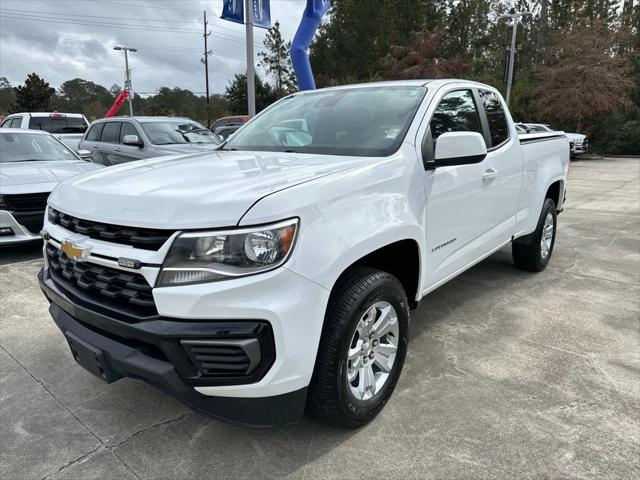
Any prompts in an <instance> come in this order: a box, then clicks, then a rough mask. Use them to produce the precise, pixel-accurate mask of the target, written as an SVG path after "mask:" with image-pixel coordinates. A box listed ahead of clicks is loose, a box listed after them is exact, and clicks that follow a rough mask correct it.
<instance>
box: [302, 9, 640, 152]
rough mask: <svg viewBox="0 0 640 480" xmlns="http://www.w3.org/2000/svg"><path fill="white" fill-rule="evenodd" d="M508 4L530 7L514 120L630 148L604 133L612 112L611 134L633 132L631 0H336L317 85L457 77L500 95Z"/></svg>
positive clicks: (639, 17)
mask: <svg viewBox="0 0 640 480" xmlns="http://www.w3.org/2000/svg"><path fill="white" fill-rule="evenodd" d="M512 7H515V8H516V9H517V10H518V11H520V12H530V13H531V15H529V16H527V17H524V18H522V19H521V20H520V22H519V24H518V34H517V41H516V51H517V61H516V67H517V70H516V77H515V78H516V82H515V84H514V86H513V89H512V95H511V102H510V103H511V104H510V109H511V112H512V115H513V118H514V119H515V120H516V121H539V122H545V123H548V122H550V123H555V124H556V125H558V126H559V127H562V128H566V129H568V130H573V131H575V129H576V128H578V129H579V130H582V132H583V133H587V134H589V135H590V136H591V137H592V138H593V139H597V142H596V145H597V146H598V148H602V149H603V150H602V152H606V151H607V148H614V149H616V152H617V153H622V150H624V149H625V148H628V149H632V148H635V147H633V145H634V143H633V141H628V142H625V141H623V140H624V139H623V138H622V137H620V139H619V140H615V141H614V140H612V143H606V142H605V141H604V140H603V138H604V137H605V136H606V135H608V133H607V134H605V127H604V125H608V123H607V122H606V119H607V118H609V117H611V119H612V123H611V124H613V123H615V122H613V118H614V117H616V118H617V119H618V120H616V122H618V123H616V124H617V125H618V129H617V130H616V132H618V131H624V132H627V134H630V133H636V131H635V130H634V128H636V127H635V126H636V123H635V122H637V118H635V117H634V116H633V114H632V113H631V112H633V111H634V110H633V108H631V109H630V108H629V107H630V105H633V106H635V107H634V108H635V109H639V108H640V33H639V31H638V29H639V28H640V5H639V4H638V3H637V2H634V0H623V1H622V2H620V1H616V0H580V1H577V0H534V1H533V2H530V1H527V0H516V1H515V2H514V1H512V0H509V1H507V0H376V1H375V2H373V1H367V2H364V1H362V0H334V2H333V7H332V8H331V10H330V12H329V20H328V21H327V22H325V23H324V25H323V26H322V27H321V28H320V30H319V34H318V36H317V37H316V39H315V40H314V43H313V44H312V48H311V64H312V66H313V69H314V72H315V76H316V83H317V84H318V85H319V86H327V85H337V84H346V83H354V82H363V81H370V80H378V79H381V78H385V79H399V78H441V77H443V76H455V77H462V78H468V79H472V80H478V81H482V82H485V83H488V84H491V85H494V86H496V87H497V88H499V89H500V90H501V91H502V92H503V94H504V93H505V90H506V85H505V84H504V83H503V71H504V68H505V65H504V61H505V49H506V47H508V45H509V43H510V40H511V31H512V30H511V25H510V23H508V22H505V21H504V20H501V17H502V16H503V15H504V14H505V13H507V12H508V11H509V10H510V9H511V8H512ZM603 25H605V26H604V27H603ZM582 44H584V45H582ZM634 59H635V60H634ZM603 119H605V121H604V122H603ZM606 131H607V132H609V133H611V132H610V131H609V130H608V129H607V130H606ZM612 135H613V133H612ZM617 135H618V134H617V133H616V134H615V135H614V137H615V138H618V136H617ZM636 153H637V152H636Z"/></svg>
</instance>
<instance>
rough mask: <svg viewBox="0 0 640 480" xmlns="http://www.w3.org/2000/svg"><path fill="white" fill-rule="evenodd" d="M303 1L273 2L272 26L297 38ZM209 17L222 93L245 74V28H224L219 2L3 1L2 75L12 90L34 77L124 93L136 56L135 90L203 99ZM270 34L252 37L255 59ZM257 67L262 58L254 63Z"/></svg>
mask: <svg viewBox="0 0 640 480" xmlns="http://www.w3.org/2000/svg"><path fill="white" fill-rule="evenodd" d="M305 3H306V1H305V0H271V18H272V21H273V22H275V21H276V20H279V21H280V24H281V30H282V32H283V35H284V36H285V38H286V39H288V40H290V39H292V38H293V35H294V34H295V31H296V29H297V27H298V22H299V20H300V17H301V16H302V12H303V10H304V6H305ZM204 10H206V11H207V17H208V20H209V27H210V30H212V32H213V35H212V36H211V37H209V48H210V49H212V50H213V51H214V53H213V55H212V56H210V57H209V84H210V90H211V92H212V93H215V92H222V91H224V87H225V86H226V84H227V83H228V81H229V79H230V78H232V77H233V74H235V73H237V72H241V71H244V70H245V68H246V63H245V61H246V60H245V42H244V32H245V29H244V26H243V25H238V24H235V23H231V22H227V21H224V20H221V19H220V18H219V17H220V13H221V11H222V0H208V1H205V0H55V1H54V0H2V2H1V3H0V75H1V76H6V77H7V78H8V79H9V81H10V82H11V83H12V84H14V85H17V84H20V83H23V82H24V79H25V78H26V76H27V74H28V73H31V72H36V73H38V74H39V75H40V76H42V77H43V78H45V80H47V81H48V82H49V83H50V84H51V85H52V86H54V87H59V86H60V84H61V83H62V82H64V81H65V80H69V79H72V78H76V77H80V78H83V79H86V80H91V81H93V82H96V83H99V84H101V85H104V86H105V87H107V88H108V87H109V86H111V85H112V84H114V83H117V84H119V85H122V83H123V78H124V60H123V58H122V52H118V51H114V50H113V46H115V45H126V46H130V47H135V48H138V52H137V53H133V54H131V57H130V66H131V69H132V80H133V87H134V90H136V91H137V92H140V93H153V92H155V91H156V90H157V89H158V88H160V87H163V86H168V87H180V88H185V89H189V90H192V91H194V92H198V93H201V92H203V91H204V89H205V85H204V67H203V65H202V64H201V63H200V57H201V56H202V52H203V51H204V46H203V39H202V33H201V32H202V30H203V26H202V14H203V11H204ZM264 33H265V31H264V30H263V29H259V28H256V29H254V44H257V46H256V49H255V50H256V55H257V52H258V51H259V48H258V47H259V46H260V45H261V44H262V39H263V38H264ZM256 62H257V57H256Z"/></svg>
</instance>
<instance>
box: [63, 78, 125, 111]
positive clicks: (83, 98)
mask: <svg viewBox="0 0 640 480" xmlns="http://www.w3.org/2000/svg"><path fill="white" fill-rule="evenodd" d="M114 100H115V96H113V95H112V94H111V92H109V91H108V90H107V89H106V88H104V87H103V86H102V85H98V84H96V83H93V82H90V81H88V80H83V79H81V78H74V79H73V80H67V81H66V82H64V83H63V84H62V85H61V86H60V89H59V91H58V98H57V100H56V107H57V109H58V110H60V111H63V112H83V113H84V114H85V115H87V117H88V118H100V117H102V115H104V114H105V113H106V111H107V110H108V109H109V107H111V104H112V103H113V101H114Z"/></svg>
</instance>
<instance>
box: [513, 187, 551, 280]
mask: <svg viewBox="0 0 640 480" xmlns="http://www.w3.org/2000/svg"><path fill="white" fill-rule="evenodd" d="M556 224H557V212H556V204H555V202H554V201H553V200H551V199H550V198H547V199H545V201H544V204H543V206H542V212H541V213H540V218H539V220H538V226H537V227H536V230H535V231H534V232H533V233H532V234H531V235H528V236H527V237H526V238H522V239H518V240H516V241H515V242H513V245H512V247H511V252H512V255H513V262H514V263H515V264H516V266H517V267H518V268H521V269H523V270H529V271H530V272H541V271H542V270H544V269H545V268H546V266H547V264H548V263H549V259H550V258H551V254H552V253H553V247H554V245H555V241H556Z"/></svg>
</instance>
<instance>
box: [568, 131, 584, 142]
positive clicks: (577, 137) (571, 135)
mask: <svg viewBox="0 0 640 480" xmlns="http://www.w3.org/2000/svg"><path fill="white" fill-rule="evenodd" d="M564 134H565V135H566V136H567V138H568V139H569V141H571V142H575V141H576V140H584V139H585V138H587V136H586V135H582V134H581V133H567V132H565V133H564Z"/></svg>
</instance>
